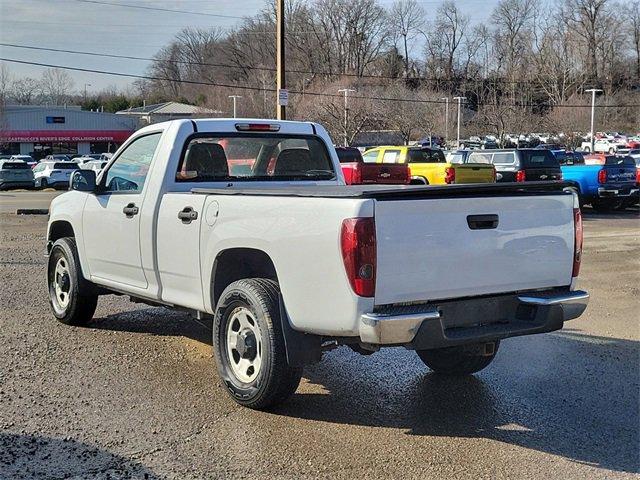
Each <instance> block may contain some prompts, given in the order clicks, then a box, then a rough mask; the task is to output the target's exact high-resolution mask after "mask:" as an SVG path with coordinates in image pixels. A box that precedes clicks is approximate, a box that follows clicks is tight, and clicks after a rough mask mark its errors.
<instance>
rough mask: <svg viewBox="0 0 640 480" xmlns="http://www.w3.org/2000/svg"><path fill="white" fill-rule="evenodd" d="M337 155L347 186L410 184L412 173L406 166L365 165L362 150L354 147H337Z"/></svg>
mask: <svg viewBox="0 0 640 480" xmlns="http://www.w3.org/2000/svg"><path fill="white" fill-rule="evenodd" d="M336 153H337V154H338V160H339V161H340V167H341V168H342V174H343V175H344V180H345V182H346V183H347V185H363V184H367V183H382V184H408V183H409V182H410V181H411V171H410V170H409V167H408V166H407V165H405V164H378V163H365V162H364V160H363V158H362V153H360V150H358V149H357V148H353V147H336Z"/></svg>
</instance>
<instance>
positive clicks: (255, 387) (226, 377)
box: [213, 278, 302, 410]
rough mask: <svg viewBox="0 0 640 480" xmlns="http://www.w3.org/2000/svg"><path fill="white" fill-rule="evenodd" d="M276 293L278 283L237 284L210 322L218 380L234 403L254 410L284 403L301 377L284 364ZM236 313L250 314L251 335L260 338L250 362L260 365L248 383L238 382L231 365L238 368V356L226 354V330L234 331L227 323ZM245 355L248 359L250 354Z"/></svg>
mask: <svg viewBox="0 0 640 480" xmlns="http://www.w3.org/2000/svg"><path fill="white" fill-rule="evenodd" d="M279 293H280V288H279V286H278V283H277V282H275V281H273V280H268V279H264V278H250V279H244V280H238V281H236V282H233V283H232V284H231V285H229V286H228V287H227V288H225V290H224V292H222V295H221V296H220V299H219V300H218V304H217V305H216V313H215V316H214V319H213V348H214V354H215V357H216V363H217V365H218V372H219V374H220V377H221V379H222V381H223V383H224V385H225V387H226V389H227V391H228V392H229V394H230V395H231V397H232V398H233V399H234V400H235V401H236V402H237V403H239V404H240V405H243V406H245V407H248V408H253V409H256V410H263V409H266V408H269V407H271V406H274V405H277V404H279V403H282V402H283V401H285V400H286V399H287V398H289V397H290V396H291V395H293V393H294V392H295V391H296V389H297V388H298V385H299V383H300V378H301V377H302V368H299V367H291V366H290V365H289V363H288V362H287V354H286V347H285V342H284V336H283V333H282V325H281V323H280V305H279ZM239 312H246V313H249V314H250V316H251V324H252V325H253V327H252V328H255V329H256V330H255V331H254V333H255V332H257V333H258V335H260V345H261V346H260V347H259V348H258V349H256V352H257V351H258V350H259V353H256V354H255V356H254V358H255V357H256V356H257V355H260V362H261V365H260V368H259V369H258V371H257V373H255V371H251V373H252V374H255V375H256V377H255V378H253V379H249V380H248V381H245V380H246V379H244V380H243V379H241V378H239V376H238V375H237V374H236V373H235V372H234V367H233V366H232V362H234V364H236V365H238V360H237V358H244V357H238V352H237V351H236V352H233V350H232V351H231V354H230V353H229V349H228V348H227V347H228V342H227V333H228V329H232V330H233V329H234V326H233V325H229V322H230V321H231V322H235V321H236V320H235V317H234V315H237V314H239ZM240 328H241V327H238V329H240ZM244 331H246V330H243V332H244ZM250 334H251V333H250ZM243 345H244V341H243ZM243 349H244V346H243ZM245 354H246V353H245ZM234 355H235V356H234ZM248 355H249V357H250V356H251V353H249V354H248ZM236 368H237V367H236ZM247 372H249V370H247Z"/></svg>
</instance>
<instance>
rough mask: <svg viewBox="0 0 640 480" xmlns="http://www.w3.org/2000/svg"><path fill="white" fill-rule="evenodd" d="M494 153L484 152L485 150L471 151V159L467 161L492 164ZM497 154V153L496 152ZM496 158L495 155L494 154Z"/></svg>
mask: <svg viewBox="0 0 640 480" xmlns="http://www.w3.org/2000/svg"><path fill="white" fill-rule="evenodd" d="M493 155H494V154H492V153H484V152H471V153H470V154H469V159H468V160H467V163H488V164H491V157H492V156H493ZM495 155H497V153H496V154H495ZM494 158H495V156H494Z"/></svg>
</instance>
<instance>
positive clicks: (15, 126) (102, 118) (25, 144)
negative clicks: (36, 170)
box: [0, 105, 137, 159]
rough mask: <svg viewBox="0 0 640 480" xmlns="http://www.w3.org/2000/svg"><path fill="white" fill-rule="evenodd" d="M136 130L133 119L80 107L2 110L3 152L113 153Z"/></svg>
mask: <svg viewBox="0 0 640 480" xmlns="http://www.w3.org/2000/svg"><path fill="white" fill-rule="evenodd" d="M136 127H137V122H136V120H135V119H134V118H130V117H126V116H122V115H116V114H113V113H102V112H92V111H87V110H82V109H81V108H80V107H79V106H70V107H64V106H42V105H37V106H36V105H7V106H4V107H2V109H1V110H0V153H2V154H23V155H31V156H33V157H34V158H36V159H39V158H42V157H44V156H46V155H49V154H52V153H65V154H80V155H81V154H87V153H105V152H114V151H115V150H116V148H117V147H118V146H119V145H120V144H122V143H123V142H124V141H125V140H126V139H127V138H128V137H129V135H131V134H132V133H133V132H134V131H135V130H136Z"/></svg>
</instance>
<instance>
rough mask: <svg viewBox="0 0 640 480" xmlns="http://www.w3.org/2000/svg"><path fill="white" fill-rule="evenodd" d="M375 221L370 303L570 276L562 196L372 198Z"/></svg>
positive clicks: (569, 220)
mask: <svg viewBox="0 0 640 480" xmlns="http://www.w3.org/2000/svg"><path fill="white" fill-rule="evenodd" d="M495 216H497V226H496V227H494V228H492V222H493V220H494V219H495V218H496V217H495ZM375 224H376V238H377V273H376V292H375V303H376V305H386V304H392V303H402V302H420V301H429V300H436V299H437V300H440V299H447V298H458V297H468V296H476V295H485V294H492V293H507V292H514V291H520V290H530V289H538V288H549V287H556V286H565V285H569V284H570V283H571V272H572V265H573V248H574V230H573V228H574V227H573V198H572V196H570V195H562V194H556V195H531V196H495V197H482V196H480V197H477V198H474V197H472V198H433V199H407V200H384V199H378V200H376V204H375Z"/></svg>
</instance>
